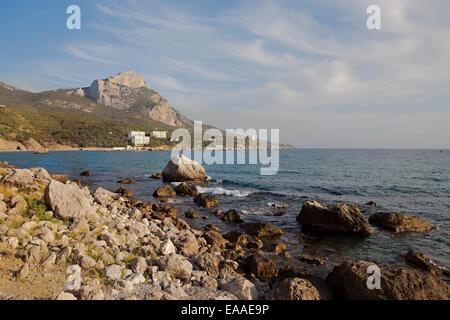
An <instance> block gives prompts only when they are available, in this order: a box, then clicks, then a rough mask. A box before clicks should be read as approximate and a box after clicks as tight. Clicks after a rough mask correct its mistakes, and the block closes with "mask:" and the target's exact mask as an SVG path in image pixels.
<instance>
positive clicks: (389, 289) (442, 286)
mask: <svg viewBox="0 0 450 320" xmlns="http://www.w3.org/2000/svg"><path fill="white" fill-rule="evenodd" d="M371 265H374V263H372V262H368V261H357V262H354V261H345V262H343V263H342V264H341V265H340V266H336V267H334V269H333V271H332V272H331V273H330V274H329V275H328V277H327V281H328V283H329V284H330V285H331V286H332V287H333V289H334V290H335V292H336V293H337V295H338V297H339V298H342V299H347V300H448V298H449V294H450V287H449V285H448V284H446V283H445V282H444V281H442V280H440V279H439V278H437V277H436V276H435V275H433V274H431V273H422V272H420V271H417V270H413V269H409V268H404V267H402V266H395V265H386V266H382V267H380V275H381V279H380V280H381V281H380V286H381V288H380V289H372V290H371V289H369V288H368V286H367V282H368V277H369V275H370V273H368V268H369V266H371Z"/></svg>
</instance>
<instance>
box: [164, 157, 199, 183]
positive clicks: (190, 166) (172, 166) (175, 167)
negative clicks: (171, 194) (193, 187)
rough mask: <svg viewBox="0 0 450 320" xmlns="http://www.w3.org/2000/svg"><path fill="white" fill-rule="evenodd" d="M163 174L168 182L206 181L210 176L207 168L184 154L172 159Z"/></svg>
mask: <svg viewBox="0 0 450 320" xmlns="http://www.w3.org/2000/svg"><path fill="white" fill-rule="evenodd" d="M162 176H163V180H164V181H166V182H176V181H179V182H181V181H206V180H207V178H208V177H207V175H206V172H205V169H204V168H203V167H202V166H201V165H200V164H199V163H198V162H197V161H194V160H191V159H189V158H187V157H185V156H183V155H181V156H178V157H175V158H173V159H171V160H170V161H169V163H168V164H167V166H166V167H165V168H164V170H163V172H162Z"/></svg>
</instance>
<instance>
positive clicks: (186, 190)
mask: <svg viewBox="0 0 450 320" xmlns="http://www.w3.org/2000/svg"><path fill="white" fill-rule="evenodd" d="M175 192H176V193H177V194H178V195H179V196H183V197H196V196H198V191H197V189H196V188H195V186H193V185H191V184H188V183H186V182H182V183H180V184H179V185H177V186H176V187H175Z"/></svg>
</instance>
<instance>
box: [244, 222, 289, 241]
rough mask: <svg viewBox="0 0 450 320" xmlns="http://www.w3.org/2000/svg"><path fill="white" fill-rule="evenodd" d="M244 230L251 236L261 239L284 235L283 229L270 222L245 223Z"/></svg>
mask: <svg viewBox="0 0 450 320" xmlns="http://www.w3.org/2000/svg"><path fill="white" fill-rule="evenodd" d="M242 228H243V229H244V230H245V232H246V233H248V234H249V235H252V236H255V237H259V238H272V237H277V236H281V235H283V234H284V232H283V230H281V228H279V227H277V226H275V225H273V224H271V223H268V222H249V223H244V224H243V225H242Z"/></svg>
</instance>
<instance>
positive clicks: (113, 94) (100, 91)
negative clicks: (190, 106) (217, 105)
mask: <svg viewBox="0 0 450 320" xmlns="http://www.w3.org/2000/svg"><path fill="white" fill-rule="evenodd" d="M67 93H68V94H72V95H78V96H81V97H87V98H89V99H92V100H93V101H95V102H97V103H99V104H102V105H105V106H107V107H111V108H114V109H120V110H127V111H129V112H131V113H133V114H135V115H138V116H143V117H148V118H150V119H153V120H155V121H159V122H162V123H164V124H167V125H169V126H174V127H181V126H191V125H192V121H191V120H189V119H187V118H186V117H184V116H182V115H181V114H180V113H179V112H178V111H176V110H175V109H174V108H172V107H171V106H170V104H169V102H168V101H167V100H166V99H165V98H163V97H161V95H160V94H159V93H158V92H156V91H155V90H152V89H149V88H148V86H147V83H146V81H145V79H144V78H143V77H142V76H140V75H139V74H137V73H136V72H134V71H127V72H122V73H119V74H117V75H115V76H111V77H108V78H106V79H101V80H99V79H98V80H94V81H93V82H92V84H91V85H90V86H89V87H86V88H80V89H76V90H69V91H67Z"/></svg>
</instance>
